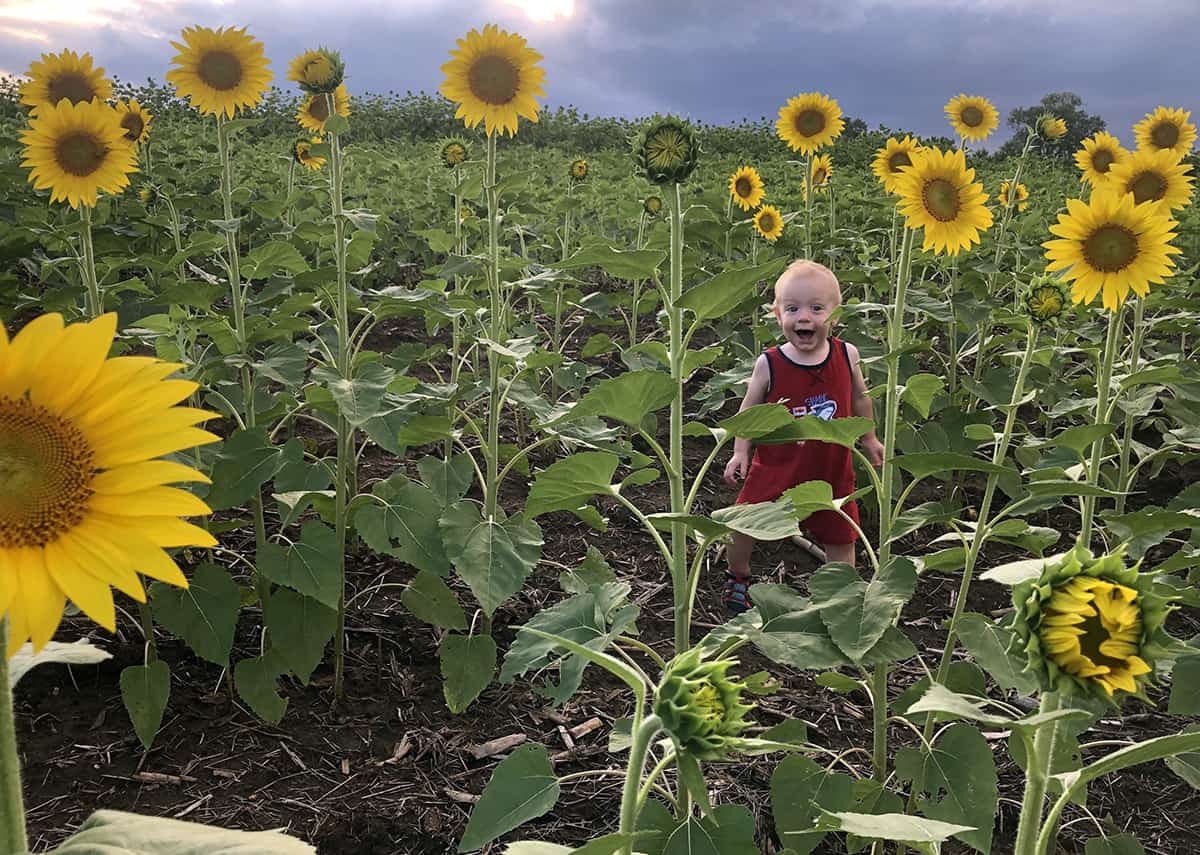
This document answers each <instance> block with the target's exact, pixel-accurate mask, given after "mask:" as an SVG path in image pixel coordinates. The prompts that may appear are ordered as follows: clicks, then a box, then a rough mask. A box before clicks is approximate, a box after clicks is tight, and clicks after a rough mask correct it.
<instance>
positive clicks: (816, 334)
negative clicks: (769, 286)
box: [775, 273, 841, 354]
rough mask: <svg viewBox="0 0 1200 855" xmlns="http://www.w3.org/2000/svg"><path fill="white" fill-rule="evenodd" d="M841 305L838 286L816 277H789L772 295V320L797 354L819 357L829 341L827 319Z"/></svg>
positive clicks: (810, 275) (817, 274) (811, 274)
mask: <svg viewBox="0 0 1200 855" xmlns="http://www.w3.org/2000/svg"><path fill="white" fill-rule="evenodd" d="M840 303H841V294H840V293H839V291H838V287H837V284H836V283H835V282H832V281H830V279H829V278H828V277H826V276H822V275H821V274H819V273H803V274H799V275H793V276H790V277H789V278H788V279H786V280H785V281H784V282H782V283H780V285H779V287H778V289H777V290H776V292H775V317H776V318H777V319H778V320H779V328H780V330H782V332H783V335H784V338H786V339H787V340H788V341H789V342H790V343H791V345H792V347H794V348H796V350H798V351H800V352H801V353H806V354H811V353H818V352H820V351H821V350H822V349H823V348H824V347H825V340H826V339H827V338H828V337H829V330H830V315H832V314H833V310H834V309H836V308H837V307H838V305H839V304H840Z"/></svg>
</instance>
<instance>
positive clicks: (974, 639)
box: [957, 612, 1038, 695]
mask: <svg viewBox="0 0 1200 855" xmlns="http://www.w3.org/2000/svg"><path fill="white" fill-rule="evenodd" d="M957 626H958V638H959V640H960V641H961V642H962V644H963V647H965V648H967V650H968V651H969V652H970V654H971V655H972V656H973V657H975V659H976V660H977V661H978V662H979V664H980V665H982V666H983V667H984V668H986V669H987V672H988V673H989V674H991V675H992V679H993V680H995V681H996V685H998V686H999V687H1000V688H1002V689H1006V690H1008V689H1012V690H1015V691H1017V692H1019V693H1020V694H1022V695H1031V694H1033V693H1034V692H1036V691H1037V687H1038V683H1037V679H1036V678H1035V677H1034V676H1033V675H1032V674H1031V673H1029V672H1027V671H1025V666H1024V663H1023V662H1021V661H1020V660H1018V659H1017V658H1016V657H1015V656H1013V655H1012V654H1011V653H1009V645H1010V644H1011V642H1012V637H1013V634H1012V631H1011V630H1009V629H1007V628H1006V627H1002V626H1000V625H999V624H998V623H996V622H995V621H994V620H991V619H990V618H987V617H985V616H983V615H981V614H974V613H971V612H967V613H965V614H963V615H962V616H960V617H959V620H958V625H957Z"/></svg>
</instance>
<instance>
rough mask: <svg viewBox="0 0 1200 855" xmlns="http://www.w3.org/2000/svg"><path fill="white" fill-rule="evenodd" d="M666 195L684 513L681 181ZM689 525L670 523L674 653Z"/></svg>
mask: <svg viewBox="0 0 1200 855" xmlns="http://www.w3.org/2000/svg"><path fill="white" fill-rule="evenodd" d="M671 187H672V192H670V193H669V194H668V196H667V198H668V208H669V210H670V216H671V279H670V297H671V303H670V305H668V306H667V307H666V309H667V321H668V324H669V327H670V338H671V341H670V348H671V349H670V356H671V378H672V379H673V380H674V381H675V397H674V398H673V399H672V401H671V451H670V455H671V471H670V472H669V473H668V478H669V479H670V482H671V512H672V513H675V514H683V513H685V510H684V509H685V507H686V505H685V497H684V491H683V474H684V473H683V360H684V347H683V309H682V308H681V307H680V305H679V300H680V298H681V297H682V296H683V195H682V193H681V191H680V188H679V184H678V182H676V183H674V184H672V185H671ZM687 546H688V543H687V529H686V528H685V527H684V525H683V523H681V522H674V523H672V524H671V587H672V589H673V593H674V600H675V655H677V656H678V655H679V654H680V653H683V652H684V651H686V650H687V649H688V647H690V646H691V627H690V626H689V623H690V621H689V620H688V615H689V614H690V613H691V602H690V598H689V597H688V572H687Z"/></svg>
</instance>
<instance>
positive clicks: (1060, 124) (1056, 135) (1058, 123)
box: [1038, 116, 1067, 140]
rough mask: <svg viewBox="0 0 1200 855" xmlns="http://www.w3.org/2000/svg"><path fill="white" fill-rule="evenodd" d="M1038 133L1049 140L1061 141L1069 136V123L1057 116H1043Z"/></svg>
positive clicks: (1039, 122)
mask: <svg viewBox="0 0 1200 855" xmlns="http://www.w3.org/2000/svg"><path fill="white" fill-rule="evenodd" d="M1038 133H1040V134H1041V135H1042V136H1044V137H1045V138H1046V139H1048V140H1060V139H1062V138H1063V137H1065V136H1066V135H1067V123H1066V122H1065V121H1063V120H1062V119H1060V118H1058V117H1057V116H1042V118H1041V119H1040V120H1039V121H1038Z"/></svg>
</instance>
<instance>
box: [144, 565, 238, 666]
mask: <svg viewBox="0 0 1200 855" xmlns="http://www.w3.org/2000/svg"><path fill="white" fill-rule="evenodd" d="M150 601H151V604H152V605H153V612H154V620H155V622H156V623H159V624H161V625H162V626H163V627H164V628H165V629H167V630H168V631H169V632H171V633H172V634H174V635H176V636H178V637H179V638H182V639H183V640H184V641H185V642H186V643H187V646H188V647H190V648H192V651H193V652H194V653H195V654H196V655H197V656H199V657H200V658H201V659H206V660H208V661H209V662H211V663H213V664H214V665H220V666H222V667H224V666H225V665H228V664H229V651H230V650H232V649H233V631H234V629H235V627H236V626H237V617H238V610H239V609H240V608H241V603H242V597H241V594H240V593H239V591H238V586H237V583H235V582H234V581H233V579H231V578H230V577H229V573H227V572H226V571H225V570H224V568H221V567H218V566H217V565H216V564H201V565H200V566H199V567H197V568H196V572H195V574H193V576H192V579H191V580H190V584H189V585H188V587H187V588H176V587H174V586H173V585H168V584H166V583H165V582H155V583H154V584H153V585H151V586H150Z"/></svg>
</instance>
